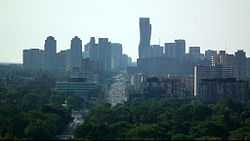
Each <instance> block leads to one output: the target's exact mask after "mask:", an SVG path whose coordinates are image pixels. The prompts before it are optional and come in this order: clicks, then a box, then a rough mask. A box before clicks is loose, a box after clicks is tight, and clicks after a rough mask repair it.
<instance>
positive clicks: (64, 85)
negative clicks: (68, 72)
mask: <svg viewBox="0 0 250 141" xmlns="http://www.w3.org/2000/svg"><path fill="white" fill-rule="evenodd" d="M96 89H97V85H96V83H92V82H88V81H86V80H85V79H84V78H71V79H70V80H69V81H62V82H61V81H59V82H56V88H55V91H56V92H57V93H61V94H69V95H79V96H82V97H86V96H92V94H93V92H94V91H95V90H96Z"/></svg>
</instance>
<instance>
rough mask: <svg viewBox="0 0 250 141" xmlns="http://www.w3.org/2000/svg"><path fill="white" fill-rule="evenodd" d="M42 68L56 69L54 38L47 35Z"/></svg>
mask: <svg viewBox="0 0 250 141" xmlns="http://www.w3.org/2000/svg"><path fill="white" fill-rule="evenodd" d="M44 69H45V70H47V71H55V70H56V40H55V38H54V37H52V36H49V37H47V39H46V40H45V45H44Z"/></svg>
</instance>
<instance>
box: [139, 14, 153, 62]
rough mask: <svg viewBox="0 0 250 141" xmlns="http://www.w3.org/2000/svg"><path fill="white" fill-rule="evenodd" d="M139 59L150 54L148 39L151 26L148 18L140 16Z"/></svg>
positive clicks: (149, 38)
mask: <svg viewBox="0 0 250 141" xmlns="http://www.w3.org/2000/svg"><path fill="white" fill-rule="evenodd" d="M139 25H140V44H139V59H142V58H147V57H149V56H150V40H151V31H152V27H151V24H150V19H149V18H140V23H139Z"/></svg>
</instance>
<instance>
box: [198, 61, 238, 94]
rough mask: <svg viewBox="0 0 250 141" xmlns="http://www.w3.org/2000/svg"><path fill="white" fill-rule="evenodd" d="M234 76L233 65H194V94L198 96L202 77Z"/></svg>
mask: <svg viewBox="0 0 250 141" xmlns="http://www.w3.org/2000/svg"><path fill="white" fill-rule="evenodd" d="M226 78H234V76H233V67H232V66H225V65H215V66H200V65H198V66H195V68H194V96H199V95H200V94H201V92H200V82H201V80H202V79H226Z"/></svg>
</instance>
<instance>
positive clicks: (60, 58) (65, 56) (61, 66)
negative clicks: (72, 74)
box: [56, 49, 70, 72]
mask: <svg viewBox="0 0 250 141" xmlns="http://www.w3.org/2000/svg"><path fill="white" fill-rule="evenodd" d="M56 62H57V72H66V71H69V70H70V50H69V49H68V50H62V51H60V52H59V53H57V54H56Z"/></svg>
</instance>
